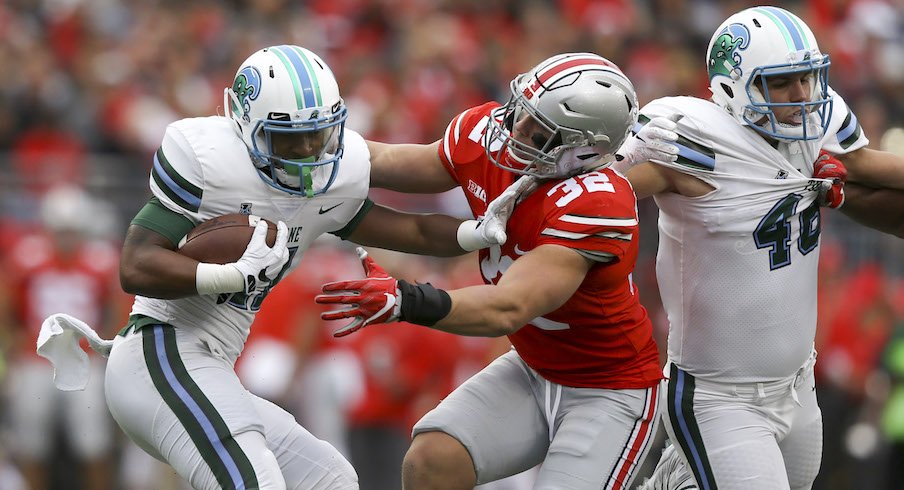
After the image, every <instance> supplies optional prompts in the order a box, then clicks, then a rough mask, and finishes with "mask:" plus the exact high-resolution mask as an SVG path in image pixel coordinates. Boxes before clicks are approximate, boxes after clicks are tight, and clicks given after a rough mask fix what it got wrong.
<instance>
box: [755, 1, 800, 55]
mask: <svg viewBox="0 0 904 490" xmlns="http://www.w3.org/2000/svg"><path fill="white" fill-rule="evenodd" d="M760 8H762V9H763V10H765V11H767V12H769V13H770V14H772V15H774V16H775V17H776V18H777V19H778V20H779V22H781V23H782V25H783V26H785V29H786V30H787V31H788V34H790V35H791V40H793V41H794V48H795V49H798V50H800V49H807V48H808V46H806V45H804V37H803V33H802V32H801V31H800V29H799V28H798V26H797V23H796V22H794V20H793V19H791V17H790V16H788V12H786V11H784V10H782V9H780V8H776V7H760Z"/></svg>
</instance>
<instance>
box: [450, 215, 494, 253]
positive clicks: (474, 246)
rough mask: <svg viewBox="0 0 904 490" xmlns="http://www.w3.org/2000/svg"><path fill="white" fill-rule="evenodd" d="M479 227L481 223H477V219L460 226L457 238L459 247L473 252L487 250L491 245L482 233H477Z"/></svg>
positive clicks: (463, 222)
mask: <svg viewBox="0 0 904 490" xmlns="http://www.w3.org/2000/svg"><path fill="white" fill-rule="evenodd" d="M478 225H480V221H477V220H476V219H469V220H467V221H462V222H461V224H460V225H458V233H457V234H456V237H457V238H458V246H459V247H461V248H462V250H464V251H466V252H473V251H474V250H480V249H481V248H486V247H487V245H489V244H488V243H487V241H486V240H485V239H484V238H483V237H482V236H481V235H480V233H478V232H477V226H478Z"/></svg>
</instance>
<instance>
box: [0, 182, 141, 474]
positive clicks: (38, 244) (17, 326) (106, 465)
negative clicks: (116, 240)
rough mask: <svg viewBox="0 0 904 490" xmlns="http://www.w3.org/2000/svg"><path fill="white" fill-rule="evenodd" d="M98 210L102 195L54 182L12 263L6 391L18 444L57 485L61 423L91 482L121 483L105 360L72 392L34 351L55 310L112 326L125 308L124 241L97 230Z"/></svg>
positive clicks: (93, 363)
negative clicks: (119, 244) (120, 278)
mask: <svg viewBox="0 0 904 490" xmlns="http://www.w3.org/2000/svg"><path fill="white" fill-rule="evenodd" d="M98 211H99V206H98V204H97V202H96V201H95V200H94V199H93V198H92V197H91V196H89V195H88V194H87V193H86V192H85V191H83V190H82V189H80V188H78V187H70V186H61V187H57V188H54V189H51V190H49V191H48V192H47V194H46V195H45V196H44V198H43V200H42V203H41V208H40V215H41V221H42V225H43V229H41V230H36V231H35V232H34V233H27V234H24V235H23V236H22V237H21V238H20V239H19V240H18V241H17V242H15V243H14V244H13V246H12V248H11V250H10V254H9V255H8V257H7V258H6V263H5V264H4V265H5V266H6V267H7V268H8V275H7V276H6V278H5V285H4V286H5V288H4V289H6V291H5V292H6V293H7V294H8V298H9V301H10V302H11V304H10V309H11V311H9V312H8V314H9V317H8V318H3V320H5V321H4V322H3V323H7V324H9V325H10V326H11V327H12V328H11V331H10V332H9V334H10V339H11V340H12V342H11V345H12V346H13V351H12V352H11V356H10V371H9V377H8V383H7V385H6V389H7V392H6V393H5V394H6V396H7V397H8V404H7V405H6V406H5V408H6V413H5V415H6V416H7V417H8V418H9V422H10V428H11V430H12V432H11V434H10V435H11V436H12V440H13V441H15V444H12V445H10V446H9V452H10V453H11V455H12V456H13V457H14V458H15V460H16V461H17V462H18V463H19V464H20V465H21V467H22V470H23V474H24V476H25V479H26V481H27V482H28V487H29V488H32V489H34V490H44V489H49V488H51V487H53V486H54V485H53V480H52V478H51V477H52V475H53V473H52V471H51V467H52V465H53V464H54V458H53V456H54V444H56V439H55V434H56V431H55V430H56V428H57V427H59V428H61V429H62V430H63V434H64V435H65V438H66V443H67V444H68V447H69V448H70V450H71V451H72V455H73V457H74V458H75V460H76V462H77V464H78V468H79V476H80V478H81V480H82V481H81V483H82V485H83V487H84V488H92V489H94V488H96V489H98V490H104V489H108V488H112V487H113V481H112V475H114V474H115V472H112V471H111V470H110V468H111V466H112V465H113V461H112V456H113V449H114V442H115V441H114V432H113V425H112V422H113V421H112V419H111V418H110V415H109V414H108V413H107V411H106V410H105V409H104V408H103V403H104V402H103V399H104V391H103V371H104V363H103V360H102V359H101V357H100V356H95V355H93V352H92V353H90V354H92V355H91V356H90V358H89V359H90V360H89V361H88V363H87V365H88V368H87V369H88V371H89V372H90V373H91V375H92V376H91V379H90V381H89V382H88V383H87V386H86V388H85V389H84V390H83V391H76V392H65V393H64V392H60V391H57V390H56V389H55V388H54V385H53V376H52V374H51V370H52V368H51V366H50V365H48V364H47V362H45V361H44V360H43V359H41V358H39V357H38V355H37V354H36V353H35V343H36V342H37V340H38V331H39V329H40V327H41V322H42V321H43V319H44V318H45V317H47V316H48V315H51V314H53V313H58V312H62V311H69V312H72V313H73V314H77V315H79V316H80V317H82V318H85V319H86V320H88V321H91V322H92V323H93V324H95V325H98V326H102V327H103V328H104V331H109V330H111V329H112V328H113V325H115V323H116V322H117V321H119V320H120V319H121V318H118V316H119V315H124V314H125V312H126V311H125V310H124V304H123V303H124V302H125V301H126V298H125V296H124V295H123V294H122V293H121V292H120V291H119V288H118V287H117V284H116V264H117V259H118V254H117V250H116V247H115V244H113V243H111V242H109V241H107V240H106V239H101V238H98V237H97V235H98V234H99V233H96V232H95V231H94V229H93V228H94V227H95V225H97V224H98V223H100V222H101V220H100V219H99V216H100V213H99V212H98ZM7 288H8V289H7ZM6 314H7V312H0V316H5V315H6ZM73 485H76V484H73Z"/></svg>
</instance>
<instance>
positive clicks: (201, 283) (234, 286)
mask: <svg viewBox="0 0 904 490" xmlns="http://www.w3.org/2000/svg"><path fill="white" fill-rule="evenodd" d="M195 287H196V288H197V289H198V294H200V295H205V294H219V293H235V292H238V291H241V290H243V289H244V288H245V278H244V277H242V273H241V272H239V270H238V269H236V268H235V266H234V265H232V264H222V265H221V264H208V263H205V262H199V263H198V268H197V269H196V270H195Z"/></svg>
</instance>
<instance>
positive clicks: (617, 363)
mask: <svg viewBox="0 0 904 490" xmlns="http://www.w3.org/2000/svg"><path fill="white" fill-rule="evenodd" d="M496 107H498V104H496V103H495V102H491V103H487V104H484V105H482V106H478V107H474V108H472V109H469V110H467V111H465V112H464V113H462V114H460V115H459V116H458V117H456V118H455V119H453V120H452V122H451V123H450V124H449V127H448V128H447V130H446V134H445V136H444V138H443V140H442V142H441V145H440V149H439V154H440V160H442V162H443V164H444V165H445V166H446V169H447V170H448V171H449V173H450V174H451V175H452V177H453V178H455V179H456V180H457V181H458V183H459V185H460V186H461V187H462V189H463V190H464V192H465V194H466V197H467V200H468V204H469V205H470V207H471V211H472V212H473V213H474V215H475V216H481V215H483V214H484V213H485V212H486V208H487V204H488V203H489V202H490V201H492V200H493V199H494V198H496V197H497V196H498V195H499V194H501V193H502V192H503V191H504V190H505V189H506V188H507V187H508V186H509V185H510V184H511V183H512V182H514V181H515V179H516V178H517V177H519V176H518V175H517V174H515V173H513V172H510V171H507V170H504V169H502V168H499V167H497V166H496V165H494V164H493V163H492V162H490V160H489V159H488V158H487V156H486V152H485V151H484V147H483V132H484V130H485V129H486V126H487V121H488V120H489V117H491V116H490V112H491V111H492V110H493V109H494V108H496ZM491 150H493V148H492V147H491ZM496 151H499V150H498V149H496ZM506 232H507V234H508V239H507V241H506V243H505V245H503V246H502V247H499V246H494V247H491V248H489V249H483V250H481V251H480V255H479V259H480V271H481V275H482V276H483V279H484V281H485V282H486V283H488V284H489V283H496V282H498V280H499V279H500V278H501V277H502V274H504V273H505V271H506V269H507V268H508V267H509V266H510V265H511V264H512V263H513V262H514V261H515V260H516V259H517V258H518V257H519V256H520V255H523V254H525V253H527V252H529V251H530V250H532V249H534V248H536V247H538V246H540V245H544V244H555V245H560V246H563V247H568V248H571V249H574V250H576V251H577V252H578V253H580V254H582V255H583V256H585V257H587V258H590V259H591V260H594V261H596V262H597V263H596V264H595V265H594V266H593V267H592V268H591V269H590V271H589V272H588V273H587V276H586V277H585V279H584V281H583V282H582V283H581V285H580V287H579V288H578V290H577V291H576V292H575V293H574V295H573V296H572V297H571V298H570V299H569V300H568V301H567V302H566V303H565V304H564V305H562V306H561V307H560V308H558V309H556V310H554V311H552V312H549V313H547V314H545V315H543V316H542V317H538V318H535V319H533V320H531V322H530V323H529V324H527V325H525V326H524V327H522V328H521V329H520V330H518V331H517V332H515V333H514V334H512V335H509V339H510V340H511V342H512V345H514V347H515V349H516V350H517V351H518V354H519V355H520V356H521V358H522V359H524V361H525V362H526V363H527V364H528V365H529V366H530V367H531V368H533V369H534V370H536V371H537V372H538V373H539V374H540V375H542V376H543V377H544V378H546V379H547V380H550V381H552V382H555V383H559V384H561V385H564V386H572V387H584V388H606V389H640V388H649V387H651V386H653V385H655V384H656V383H658V381H659V380H660V379H661V378H662V375H661V371H660V369H659V357H658V352H657V349H656V343H655V341H654V340H653V336H652V332H653V330H652V324H651V322H650V319H649V317H648V316H647V312H646V310H645V309H644V308H643V306H641V304H640V302H639V298H638V294H639V293H638V291H637V287H636V286H635V285H634V284H633V282H632V280H631V272H632V271H633V270H634V264H635V261H636V259H637V253H638V223H637V209H636V202H635V197H634V191H633V190H632V189H631V186H630V184H629V183H628V181H627V180H625V179H624V178H623V177H622V176H621V175H620V174H618V173H617V172H615V171H614V170H612V169H605V170H603V171H600V172H590V173H587V174H583V175H580V176H577V177H575V178H571V179H567V180H552V181H549V182H545V183H543V184H541V185H540V186H539V187H538V188H537V190H535V191H534V192H533V193H532V194H531V195H529V196H528V197H527V198H526V199H524V200H523V201H522V202H521V203H519V204H518V205H517V206H516V207H515V210H514V212H513V214H512V216H511V218H510V219H509V222H508V226H507V229H506ZM537 274H543V271H542V270H538V271H537Z"/></svg>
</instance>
